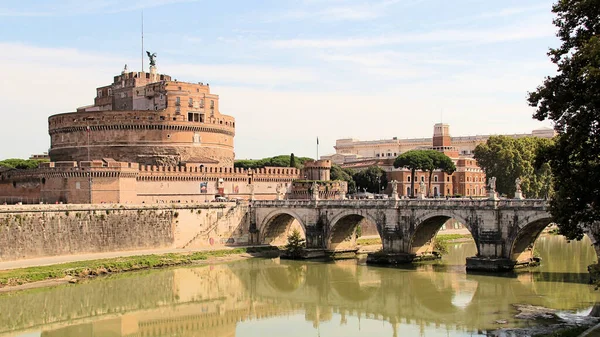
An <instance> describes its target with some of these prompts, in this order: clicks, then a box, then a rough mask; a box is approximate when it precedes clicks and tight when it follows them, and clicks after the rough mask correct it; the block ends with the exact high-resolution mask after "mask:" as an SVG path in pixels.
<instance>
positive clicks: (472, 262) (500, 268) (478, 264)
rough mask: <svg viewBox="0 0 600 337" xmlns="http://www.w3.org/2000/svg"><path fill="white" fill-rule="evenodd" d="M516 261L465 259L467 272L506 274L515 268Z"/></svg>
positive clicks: (479, 258)
mask: <svg viewBox="0 0 600 337" xmlns="http://www.w3.org/2000/svg"><path fill="white" fill-rule="evenodd" d="M515 265H516V261H513V260H511V259H507V258H501V257H478V256H473V257H467V271H484V272H507V271H511V270H513V269H514V268H515Z"/></svg>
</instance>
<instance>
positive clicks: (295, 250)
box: [285, 229, 306, 258]
mask: <svg viewBox="0 0 600 337" xmlns="http://www.w3.org/2000/svg"><path fill="white" fill-rule="evenodd" d="M305 243H306V240H304V239H303V238H302V236H301V235H300V232H299V231H298V230H297V229H294V230H293V231H292V234H290V235H289V236H288V238H287V244H286V245H285V250H286V252H287V254H288V256H289V257H291V258H299V257H301V256H302V254H303V253H304V247H305Z"/></svg>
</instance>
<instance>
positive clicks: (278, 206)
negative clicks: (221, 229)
mask: <svg viewBox="0 0 600 337" xmlns="http://www.w3.org/2000/svg"><path fill="white" fill-rule="evenodd" d="M547 208H548V203H547V201H545V200H535V199H501V200H493V199H474V200H471V199H449V200H446V199H409V200H391V199H390V200H275V201H253V202H252V203H251V211H250V212H251V224H250V229H251V232H252V233H253V235H252V236H253V238H252V240H253V242H254V243H260V244H282V243H283V242H285V238H286V235H287V234H288V233H289V232H290V230H291V228H293V227H296V228H298V229H299V230H301V231H302V232H303V233H304V235H305V237H306V243H307V248H312V249H316V250H325V251H326V252H330V253H332V252H343V251H352V250H356V249H357V245H356V235H355V234H356V229H357V226H358V225H359V224H361V223H364V222H371V223H373V224H375V225H376V227H377V231H378V233H379V236H380V237H381V240H382V243H383V250H382V252H379V253H375V254H371V255H370V256H369V262H373V263H392V264H393V263H403V262H411V261H413V260H414V259H415V258H417V257H423V256H425V255H430V254H431V253H432V251H433V238H434V236H435V234H436V233H437V232H438V230H439V229H440V228H441V226H442V225H443V224H444V223H445V222H446V221H447V220H448V219H455V220H457V221H458V222H460V223H462V224H463V225H464V226H465V227H466V228H467V229H468V230H469V232H471V235H472V236H473V240H474V241H475V244H476V246H477V255H476V256H474V257H471V258H468V259H467V269H469V270H488V271H504V270H511V269H512V268H514V267H515V265H517V264H523V263H528V262H530V261H532V257H533V244H534V242H535V240H536V239H537V237H538V236H539V235H540V233H541V232H542V231H543V230H544V228H546V227H547V226H548V225H549V224H550V223H551V222H552V217H551V215H550V213H549V212H548V210H547ZM587 234H588V235H589V236H590V238H591V240H592V242H593V244H594V248H595V250H596V253H597V254H598V253H599V244H598V241H597V240H596V237H598V238H600V235H597V234H598V231H595V233H590V232H588V233H587ZM599 255H600V254H599Z"/></svg>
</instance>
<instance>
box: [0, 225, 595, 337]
mask: <svg viewBox="0 0 600 337" xmlns="http://www.w3.org/2000/svg"><path fill="white" fill-rule="evenodd" d="M536 249H537V251H538V253H539V255H540V256H541V257H542V259H543V263H542V266H540V267H538V268H535V269H529V270H521V271H518V272H515V273H511V274H507V275H492V274H488V275H479V274H478V275H472V274H466V273H465V268H464V265H465V258H466V257H468V256H473V255H474V254H475V246H474V244H473V243H464V244H451V245H450V246H449V254H448V255H447V256H445V257H444V259H443V260H441V261H438V262H435V263H427V264H421V265H417V266H411V267H405V268H381V267H372V266H365V265H362V264H360V263H357V261H356V260H345V261H337V262H331V263H321V262H295V261H280V260H277V259H276V260H270V259H252V260H246V261H239V262H234V263H229V264H221V265H208V266H202V267H192V268H178V269H170V270H157V271H147V272H140V273H129V274H121V275H114V276H110V277H105V278H99V279H96V280H92V281H90V282H86V283H84V284H76V285H66V286H60V287H55V288H47V289H37V290H32V291H25V292H18V293H10V294H6V295H2V296H0V336H27V337H34V336H36V337H37V336H44V337H59V336H60V337H75V336H77V337H79V336H94V337H112V336H115V337H117V336H119V337H121V336H131V337H134V336H135V337H138V336H139V337H142V336H143V337H146V336H173V337H175V336H180V337H184V336H214V337H217V336H237V337H245V336H285V337H292V336H484V335H485V333H486V331H487V330H491V329H496V328H498V327H508V326H526V325H531V324H537V323H535V322H531V321H523V320H518V319H515V318H514V315H515V313H516V311H515V309H514V307H513V305H514V304H532V305H538V306H544V307H548V308H552V309H558V310H562V311H565V312H571V313H579V314H581V315H585V314H587V313H588V312H589V311H591V310H592V308H593V307H594V305H595V304H596V303H600V292H598V291H594V290H593V288H592V287H591V286H589V285H588V284H587V281H588V279H589V276H588V274H587V270H586V268H587V265H589V264H591V263H593V262H594V261H595V260H596V256H595V253H594V250H593V249H592V248H591V246H590V241H589V239H587V238H586V239H585V240H584V241H582V242H571V243H567V241H566V240H564V239H563V238H562V237H558V236H544V237H541V238H540V239H538V241H537V243H536ZM498 321H507V323H506V324H499V323H498Z"/></svg>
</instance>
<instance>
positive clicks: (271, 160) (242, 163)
mask: <svg viewBox="0 0 600 337" xmlns="http://www.w3.org/2000/svg"><path fill="white" fill-rule="evenodd" d="M291 157H292V156H290V155H280V156H275V157H268V158H263V159H241V160H236V161H235V163H234V167H240V168H244V169H257V168H263V167H267V166H272V167H292V166H291V165H290V164H291V159H292V158H291ZM312 160H313V159H312V158H308V157H294V165H295V166H294V167H297V168H302V166H304V163H306V162H307V161H312Z"/></svg>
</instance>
